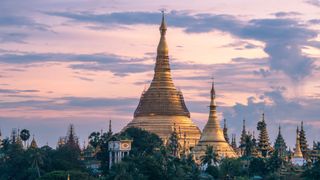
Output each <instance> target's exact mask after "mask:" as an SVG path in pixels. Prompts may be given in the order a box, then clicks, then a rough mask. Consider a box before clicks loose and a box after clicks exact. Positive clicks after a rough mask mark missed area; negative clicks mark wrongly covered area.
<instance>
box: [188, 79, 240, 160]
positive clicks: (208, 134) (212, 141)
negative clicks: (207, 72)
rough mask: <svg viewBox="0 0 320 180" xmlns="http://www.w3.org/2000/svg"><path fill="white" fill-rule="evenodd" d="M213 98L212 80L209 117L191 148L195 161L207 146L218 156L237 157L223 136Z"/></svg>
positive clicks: (214, 96) (214, 95)
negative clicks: (194, 145)
mask: <svg viewBox="0 0 320 180" xmlns="http://www.w3.org/2000/svg"><path fill="white" fill-rule="evenodd" d="M215 98H216V93H215V90H214V82H212V88H211V102H210V106H209V108H210V113H209V119H208V122H207V124H206V126H205V127H204V129H203V132H202V134H201V138H200V141H199V143H198V144H197V145H196V147H195V148H194V149H193V153H194V155H195V158H196V161H199V160H200V157H201V156H202V155H204V154H205V152H206V150H207V147H208V146H212V147H213V149H214V151H215V152H216V153H217V154H218V156H219V157H229V158H233V157H238V155H237V154H236V153H235V151H234V150H233V148H232V147H231V146H230V145H229V143H227V141H226V140H225V138H224V135H223V131H222V129H221V127H220V124H219V121H218V117H217V111H216V107H217V105H216V103H215Z"/></svg>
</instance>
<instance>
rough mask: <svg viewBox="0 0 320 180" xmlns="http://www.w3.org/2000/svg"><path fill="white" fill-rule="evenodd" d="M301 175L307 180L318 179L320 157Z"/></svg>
mask: <svg viewBox="0 0 320 180" xmlns="http://www.w3.org/2000/svg"><path fill="white" fill-rule="evenodd" d="M302 177H304V179H307V180H317V179H320V158H319V159H318V160H317V161H316V162H315V163H314V164H313V165H312V167H311V168H309V169H307V170H306V171H305V172H304V173H303V174H302Z"/></svg>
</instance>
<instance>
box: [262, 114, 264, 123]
mask: <svg viewBox="0 0 320 180" xmlns="http://www.w3.org/2000/svg"><path fill="white" fill-rule="evenodd" d="M262 121H264V112H263V113H262Z"/></svg>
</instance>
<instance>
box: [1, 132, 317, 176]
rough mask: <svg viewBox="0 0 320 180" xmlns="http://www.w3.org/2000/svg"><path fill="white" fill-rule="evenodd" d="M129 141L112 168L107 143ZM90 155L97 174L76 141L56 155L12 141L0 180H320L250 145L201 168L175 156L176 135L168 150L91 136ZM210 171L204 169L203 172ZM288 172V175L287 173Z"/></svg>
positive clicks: (144, 137) (211, 155)
mask: <svg viewBox="0 0 320 180" xmlns="http://www.w3.org/2000/svg"><path fill="white" fill-rule="evenodd" d="M119 139H131V140H133V142H132V150H131V154H130V155H129V156H126V157H125V158H124V159H123V160H122V162H120V163H118V164H115V165H114V166H112V168H111V169H109V167H108V153H109V152H108V142H109V141H110V140H119ZM89 140H90V146H91V148H92V149H98V151H97V153H96V154H95V156H94V157H93V158H95V159H96V160H98V161H99V162H101V169H100V171H99V173H98V174H97V173H96V172H93V171H92V170H90V169H88V168H86V166H85V161H84V160H83V158H82V156H83V152H84V150H81V149H80V148H79V145H78V143H77V140H76V138H75V137H74V135H72V133H71V135H70V133H69V136H68V137H67V141H66V143H65V144H63V145H60V146H58V147H57V148H56V149H52V148H51V147H49V146H43V147H40V148H38V147H29V148H23V145H22V143H17V142H12V140H9V139H8V138H7V139H5V140H4V141H3V142H2V146H1V149H0V179H1V180H2V179H6V180H7V179H8V180H10V179H16V180H20V179H21V180H22V179H23V180H28V179H30V180H31V179H32V180H34V179H38V180H51V179H52V180H60V179H61V180H65V179H67V177H68V175H69V176H70V179H88V180H94V179H102V180H122V179H126V180H154V179H157V180H180V179H186V180H192V179H194V180H199V179H200V180H201V179H203V180H209V179H252V178H256V179H258V178H259V177H261V178H262V179H279V178H280V175H282V176H281V177H282V178H284V177H285V178H286V179H320V161H317V162H316V163H314V164H313V165H310V166H305V167H301V168H299V167H296V166H293V165H291V164H290V163H287V162H286V161H283V159H282V158H281V156H279V155H278V153H277V151H275V152H273V154H272V155H271V156H270V157H269V158H255V157H253V156H251V155H250V148H251V147H250V145H246V146H244V147H245V148H247V149H246V155H245V156H243V157H241V158H237V159H235V158H234V159H230V158H224V159H220V158H218V157H217V154H216V153H215V152H214V150H213V149H212V148H211V147H208V149H207V151H206V154H205V155H204V156H202V158H201V164H200V165H198V164H197V163H195V161H194V160H193V157H192V155H190V154H189V155H182V154H181V155H174V154H175V152H176V150H177V149H175V148H178V146H177V144H175V143H177V142H176V141H175V137H174V134H173V135H172V137H171V138H170V141H169V142H168V143H167V144H163V142H162V141H161V139H160V138H159V137H158V136H157V135H155V134H152V133H149V132H147V131H143V130H141V129H136V128H128V129H127V130H126V131H124V132H122V133H120V134H114V135H113V134H112V133H111V132H106V133H102V134H101V133H98V132H93V133H92V134H91V135H90V137H89ZM204 167H206V168H204ZM283 169H285V172H283Z"/></svg>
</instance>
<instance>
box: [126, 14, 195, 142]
mask: <svg viewBox="0 0 320 180" xmlns="http://www.w3.org/2000/svg"><path fill="white" fill-rule="evenodd" d="M159 30H160V35H161V36H160V41H159V44H158V47H157V57H156V62H155V67H154V76H153V79H152V81H151V84H150V86H149V87H148V88H145V90H144V91H143V93H142V95H141V98H140V101H139V104H138V106H137V108H136V110H135V112H134V117H133V120H132V121H131V122H130V123H129V124H128V125H127V126H126V127H125V129H126V128H128V127H139V128H141V129H144V130H147V131H150V132H153V133H156V134H157V135H158V136H160V137H161V138H162V139H163V140H164V141H165V140H166V139H168V137H170V135H171V134H172V131H176V129H175V128H176V127H175V125H177V128H179V129H181V133H184V132H186V137H187V142H190V144H189V145H190V146H191V147H194V146H195V145H196V143H197V142H198V141H199V139H200V133H201V132H200V130H199V128H198V127H197V126H196V125H195V124H194V123H193V122H192V120H191V119H190V112H189V110H188V109H187V106H186V104H185V102H184V98H183V94H182V92H181V91H180V90H178V89H177V88H176V87H175V85H174V83H173V81H172V77H171V70H170V62H169V61H170V60H169V55H168V44H167V41H166V37H165V35H166V31H167V25H166V21H165V15H164V13H163V12H162V19H161V24H160V27H159ZM180 136H181V135H180ZM179 141H181V142H179V143H182V141H183V139H182V138H180V139H179ZM188 148H189V147H188Z"/></svg>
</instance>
